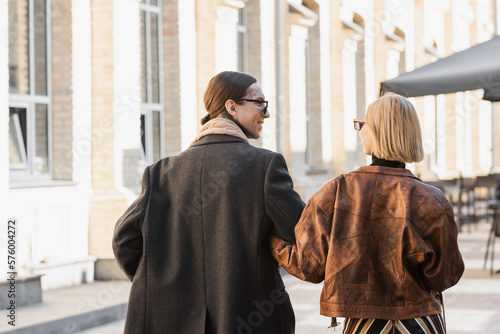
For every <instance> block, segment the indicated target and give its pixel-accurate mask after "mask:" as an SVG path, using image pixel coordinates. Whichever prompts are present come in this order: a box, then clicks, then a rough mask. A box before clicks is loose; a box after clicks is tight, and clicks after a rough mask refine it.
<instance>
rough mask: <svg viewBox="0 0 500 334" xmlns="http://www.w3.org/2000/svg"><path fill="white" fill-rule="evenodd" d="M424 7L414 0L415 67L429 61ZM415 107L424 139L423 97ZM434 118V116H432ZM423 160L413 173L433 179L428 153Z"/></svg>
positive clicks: (419, 0)
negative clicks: (425, 41) (426, 47)
mask: <svg viewBox="0 0 500 334" xmlns="http://www.w3.org/2000/svg"><path fill="white" fill-rule="evenodd" d="M425 22H426V21H425V9H424V0H415V41H414V43H415V68H419V67H422V66H424V65H427V64H428V63H430V62H431V57H430V55H429V54H428V53H427V52H426V50H425V46H424V41H423V37H424V35H425V29H424V26H425ZM415 109H416V110H417V114H418V119H419V121H420V129H421V132H422V139H423V140H425V129H424V125H425V124H426V120H425V114H426V113H425V97H424V96H421V97H416V98H415ZM435 112H437V111H435ZM434 118H435V116H434ZM424 154H425V155H424V160H422V162H420V163H418V164H416V166H415V173H416V174H417V175H418V176H419V177H420V178H422V179H424V180H425V179H435V178H436V175H435V174H434V173H433V172H432V171H431V170H430V164H431V162H430V161H428V158H429V157H430V155H428V154H426V152H424Z"/></svg>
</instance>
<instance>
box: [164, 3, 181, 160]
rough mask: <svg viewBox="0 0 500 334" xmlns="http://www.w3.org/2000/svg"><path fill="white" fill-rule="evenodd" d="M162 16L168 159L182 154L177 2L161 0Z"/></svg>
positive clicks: (166, 149)
mask: <svg viewBox="0 0 500 334" xmlns="http://www.w3.org/2000/svg"><path fill="white" fill-rule="evenodd" d="M162 15H163V92H164V93H163V103H164V115H165V117H164V118H165V123H164V124H165V155H166V156H170V155H176V154H178V153H179V152H180V151H181V93H180V86H181V83H180V66H179V61H180V59H179V1H177V0H163V2H162Z"/></svg>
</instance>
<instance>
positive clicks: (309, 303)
mask: <svg viewBox="0 0 500 334" xmlns="http://www.w3.org/2000/svg"><path fill="white" fill-rule="evenodd" d="M488 229H489V225H488V224H486V223H480V224H477V225H476V226H474V227H473V228H472V231H471V232H468V230H467V229H466V230H465V231H464V232H461V233H460V234H459V243H460V249H461V251H462V255H463V257H464V260H465V264H466V271H465V274H464V276H463V278H462V279H461V280H460V282H459V283H458V284H457V285H456V286H455V287H453V288H451V289H449V290H447V291H445V293H444V303H445V311H446V322H447V327H448V333H449V334H466V333H467V334H470V333H481V334H498V333H500V321H499V319H500V274H496V275H494V276H490V271H489V266H488V268H487V270H483V262H484V254H485V250H486V240H487V236H488V232H489V230H488ZM496 246H497V247H496V252H495V253H496V254H495V259H496V260H495V264H494V268H495V270H499V269H500V242H499V240H497V245H496ZM488 265H489V263H488ZM283 280H284V281H285V285H286V286H287V290H288V292H289V294H290V298H291V300H292V304H293V307H294V309H295V316H296V333H297V334H311V333H317V334H326V333H342V326H340V327H337V329H336V330H335V331H334V330H333V329H331V328H330V329H329V328H328V326H330V318H327V317H324V316H321V315H320V314H319V296H320V293H321V289H322V286H323V285H322V283H320V284H311V283H307V282H302V281H300V280H298V279H296V278H294V277H292V276H290V275H288V274H287V273H284V274H283ZM338 320H339V321H342V322H343V320H344V319H341V318H339V319H338ZM123 325H124V320H121V321H116V322H114V323H111V324H108V325H105V326H100V327H97V328H93V329H89V330H86V331H83V332H81V333H85V334H118V333H122V332H123Z"/></svg>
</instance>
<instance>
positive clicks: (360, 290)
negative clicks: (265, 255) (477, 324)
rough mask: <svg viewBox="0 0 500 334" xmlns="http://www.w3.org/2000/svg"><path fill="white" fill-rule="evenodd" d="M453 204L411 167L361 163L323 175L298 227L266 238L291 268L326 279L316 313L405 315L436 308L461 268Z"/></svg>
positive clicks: (317, 279)
mask: <svg viewBox="0 0 500 334" xmlns="http://www.w3.org/2000/svg"><path fill="white" fill-rule="evenodd" d="M457 234H458V230H457V225H456V223H455V220H454V215H453V208H452V207H451V205H450V203H449V202H448V200H447V199H446V197H445V196H444V194H443V193H442V192H441V191H440V190H438V189H437V188H435V187H432V186H429V185H427V184H425V183H423V182H422V181H420V180H419V179H418V178H417V177H415V176H414V175H413V174H412V173H411V172H410V171H409V170H407V169H401V168H391V167H382V166H365V167H361V168H359V169H358V170H356V171H354V172H351V173H349V174H345V175H340V176H338V177H337V178H335V179H332V180H330V181H328V182H327V183H326V184H325V185H323V186H322V187H321V189H319V190H318V192H317V193H316V194H314V196H313V197H312V198H311V199H310V200H309V203H308V204H307V206H306V208H305V209H304V212H303V213H302V217H301V219H300V221H299V223H298V224H297V226H296V227H295V236H296V240H297V243H296V244H295V245H294V244H291V243H289V242H286V241H283V240H281V239H279V238H277V237H274V236H273V237H272V238H271V251H272V252H273V256H274V257H275V258H276V259H277V260H278V262H279V263H280V264H281V265H282V266H283V267H284V268H285V269H286V270H287V271H288V272H289V273H290V274H292V275H294V276H296V277H298V278H300V279H302V280H306V281H309V282H313V283H319V282H321V281H323V280H324V281H325V282H324V284H323V291H322V293H321V303H320V304H321V314H322V315H325V316H330V317H345V318H376V319H388V320H402V319H410V318H416V317H422V316H425V315H431V314H438V313H441V305H440V302H439V299H438V298H437V296H436V292H441V291H443V290H445V289H447V288H449V287H451V286H453V285H455V284H456V283H457V282H458V280H459V279H460V277H461V276H462V273H463V271H464V263H463V260H462V256H461V254H460V251H459V249H458V244H457Z"/></svg>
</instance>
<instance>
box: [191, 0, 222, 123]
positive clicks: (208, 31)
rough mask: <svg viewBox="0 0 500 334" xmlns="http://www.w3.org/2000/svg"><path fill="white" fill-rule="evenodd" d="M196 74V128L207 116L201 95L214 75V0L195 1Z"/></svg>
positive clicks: (215, 4)
mask: <svg viewBox="0 0 500 334" xmlns="http://www.w3.org/2000/svg"><path fill="white" fill-rule="evenodd" d="M195 7H196V12H195V15H196V16H195V17H196V57H197V61H196V62H197V65H196V73H197V99H198V119H197V123H198V127H201V125H200V119H201V118H202V117H204V116H205V115H206V114H207V111H206V109H205V105H204V104H203V95H204V94H205V89H206V88H207V85H208V82H209V81H210V79H211V78H212V77H213V76H214V75H215V74H216V73H215V20H216V19H217V2H216V1H214V0H196V4H195Z"/></svg>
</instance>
